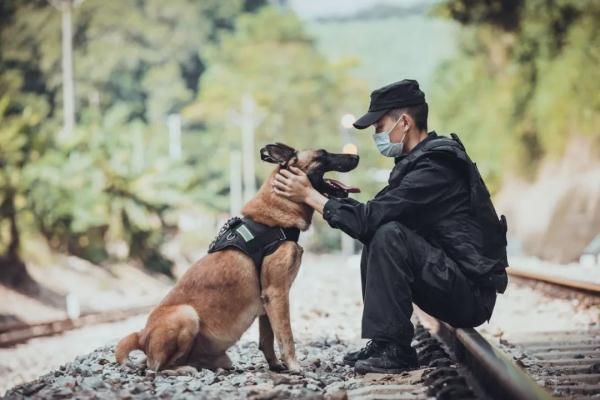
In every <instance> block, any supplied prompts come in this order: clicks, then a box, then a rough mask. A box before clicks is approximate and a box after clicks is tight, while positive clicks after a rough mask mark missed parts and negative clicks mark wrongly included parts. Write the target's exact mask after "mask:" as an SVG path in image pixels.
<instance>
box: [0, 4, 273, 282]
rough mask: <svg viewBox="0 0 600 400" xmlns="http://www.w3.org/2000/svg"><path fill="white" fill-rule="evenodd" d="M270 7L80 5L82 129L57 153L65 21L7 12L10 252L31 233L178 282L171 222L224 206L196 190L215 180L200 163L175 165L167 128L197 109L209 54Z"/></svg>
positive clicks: (1, 25) (4, 239) (39, 9)
mask: <svg viewBox="0 0 600 400" xmlns="http://www.w3.org/2000/svg"><path fill="white" fill-rule="evenodd" d="M263 3H264V2H263V1H256V0H251V1H243V0H236V1H227V2H222V1H218V0H208V1H202V2H197V1H194V0H176V1H170V2H167V3H164V2H157V1H151V0H142V1H136V2H108V3H107V2H104V1H100V0H86V1H84V2H82V3H81V5H80V6H79V7H77V8H76V9H75V12H74V16H73V21H74V27H73V31H74V52H75V54H74V64H75V75H76V76H75V82H76V94H77V99H76V104H77V111H78V113H77V120H78V129H77V130H76V132H75V134H74V136H73V137H70V138H66V140H63V141H60V142H58V141H56V140H55V138H56V137H57V132H58V130H59V129H60V126H61V120H62V115H61V105H62V74H61V72H62V71H61V30H60V29H61V26H60V21H61V15H60V12H59V11H58V10H56V9H55V8H53V7H52V6H51V5H50V4H49V2H46V1H40V0H18V1H17V0H6V1H3V2H2V4H1V5H0V11H2V14H1V15H0V43H1V47H0V68H1V69H2V75H1V76H0V167H1V169H0V244H1V245H2V247H1V248H0V251H5V252H6V251H8V252H16V251H18V247H19V239H20V237H21V235H22V234H23V232H24V231H27V232H28V231H34V232H35V231H39V232H40V233H42V234H43V235H44V236H45V237H46V238H47V239H48V242H49V243H50V245H51V246H52V247H54V248H56V249H59V250H62V251H68V252H71V253H74V254H77V255H80V256H82V257H85V258H88V259H90V260H92V261H94V262H103V261H105V260H107V258H108V257H109V253H108V251H107V247H108V246H107V245H108V243H109V242H111V241H120V242H125V243H126V244H127V248H128V249H129V256H130V257H131V258H133V259H138V260H140V261H141V262H142V263H144V264H145V265H146V266H147V267H148V268H151V269H155V270H158V271H160V272H163V273H167V274H168V273H170V265H171V262H170V261H169V260H167V259H165V258H164V257H163V256H162V255H161V253H160V246H161V245H162V243H163V242H164V241H165V239H166V237H167V235H168V234H169V233H170V231H171V226H170V224H169V221H168V218H167V217H166V215H167V214H168V212H169V210H173V209H175V208H176V207H181V206H182V205H189V204H190V203H193V202H195V201H197V200H198V199H200V200H201V201H202V200H204V201H206V202H207V203H209V202H210V201H214V198H215V196H216V194H215V193H213V192H211V191H202V192H201V193H199V191H198V190H197V186H198V183H199V182H198V180H197V179H198V177H201V178H203V177H204V178H207V180H210V174H209V173H205V172H204V171H202V172H201V173H197V171H196V170H195V169H196V168H197V167H198V166H199V165H201V164H202V163H201V162H200V159H199V158H198V156H197V155H196V154H187V156H188V157H187V158H185V159H183V160H181V161H179V162H174V161H172V160H170V159H169V158H168V154H166V153H167V151H166V150H165V149H166V148H167V147H168V146H167V143H166V140H167V137H166V136H167V135H166V126H165V120H166V117H167V115H168V114H170V113H172V112H177V111H178V110H179V109H181V107H182V106H184V105H185V104H187V103H188V102H189V101H190V100H192V99H193V98H195V97H196V95H197V92H198V79H199V77H200V75H201V74H202V72H203V71H204V69H205V62H204V60H203V51H204V48H205V46H206V45H207V44H208V43H210V42H213V41H214V40H216V38H217V37H218V35H219V34H220V32H221V31H223V30H228V29H231V27H232V26H233V21H234V19H235V18H236V17H237V16H238V15H239V14H240V13H242V12H244V11H246V10H254V9H256V8H258V7H260V6H261V5H262V4H263ZM192 153H193V152H192ZM206 186H210V184H207V185H206Z"/></svg>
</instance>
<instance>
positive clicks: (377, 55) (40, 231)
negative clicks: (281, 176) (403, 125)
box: [0, 0, 600, 285]
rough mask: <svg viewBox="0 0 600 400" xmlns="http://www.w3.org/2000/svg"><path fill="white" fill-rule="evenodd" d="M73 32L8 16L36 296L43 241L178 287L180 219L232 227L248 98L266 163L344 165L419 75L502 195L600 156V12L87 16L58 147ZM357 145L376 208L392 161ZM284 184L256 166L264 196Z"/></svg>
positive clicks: (444, 6) (492, 1) (262, 2)
mask: <svg viewBox="0 0 600 400" xmlns="http://www.w3.org/2000/svg"><path fill="white" fill-rule="evenodd" d="M60 18H61V16H60V12H59V11H57V10H56V9H55V8H53V7H52V6H51V5H50V4H49V3H48V2H47V1H43V0H4V1H3V2H1V3H0V71H1V72H0V254H2V256H1V257H0V269H2V272H0V279H1V280H3V281H4V282H8V283H11V284H16V285H18V284H19V282H23V281H26V280H27V274H26V272H25V271H26V270H25V267H24V264H23V262H22V253H21V250H22V244H23V241H24V240H27V239H28V238H30V237H34V236H36V237H43V238H44V240H45V241H46V242H47V243H48V245H49V246H50V247H51V248H53V249H55V250H56V251H60V252H66V253H70V254H75V255H78V256H80V257H83V258H86V259H88V260H91V261H93V262H94V263H98V264H104V263H108V262H110V261H111V260H112V259H114V258H115V257H125V258H126V259H130V260H136V261H137V262H139V263H140V264H143V265H144V266H146V267H147V268H149V269H151V270H154V271H159V272H162V273H165V274H170V273H171V266H172V262H171V261H170V260H169V259H168V258H167V257H166V256H165V255H164V254H163V253H162V251H161V246H162V244H164V243H165V241H166V240H167V239H168V238H169V236H170V235H172V234H173V233H175V232H176V231H177V216H176V215H177V212H178V211H180V210H184V209H186V208H188V207H191V206H195V207H198V206H201V207H202V208H203V210H204V211H205V212H207V213H210V214H215V215H216V214H218V213H225V212H226V211H227V210H228V207H229V206H228V199H229V190H230V188H229V154H230V151H231V150H232V149H235V148H238V147H239V141H240V140H239V137H240V133H239V126H238V122H239V121H238V119H239V109H240V104H241V100H242V98H243V96H246V95H248V96H251V97H252V98H253V99H254V100H255V102H256V105H257V109H258V114H260V118H259V119H258V120H259V121H260V122H259V123H258V125H257V127H256V144H257V148H258V147H259V145H261V144H263V143H266V142H272V141H283V142H286V143H288V144H291V145H293V146H295V147H298V148H303V147H324V148H328V149H330V150H335V149H339V148H340V147H341V145H342V136H341V134H340V126H339V120H340V117H341V115H343V114H344V113H347V112H352V113H354V114H360V113H361V112H363V111H364V109H365V108H366V106H367V99H368V93H369V91H370V90H371V89H374V88H375V87H378V86H380V85H383V84H385V83H388V82H391V81H395V80H398V79H401V78H404V77H416V78H418V79H419V80H420V81H421V83H422V84H423V86H424V88H425V90H426V91H427V94H428V97H429V102H430V104H431V109H432V116H431V120H432V123H431V126H432V127H433V128H438V129H440V130H441V133H444V132H445V131H456V132H458V133H459V134H460V136H461V138H463V141H464V142H465V143H466V144H467V146H468V148H469V150H470V153H471V154H472V156H473V158H475V159H477V160H481V161H480V162H479V163H478V164H479V165H480V168H481V170H482V171H483V172H484V174H485V177H486V179H487V181H488V183H490V184H491V185H492V186H493V187H494V188H495V189H497V188H499V187H500V185H501V183H502V178H503V176H504V175H505V174H506V173H507V172H515V173H521V174H529V175H531V174H532V171H535V166H536V165H537V163H538V162H539V160H541V159H542V158H543V157H545V156H547V155H553V154H554V155H559V154H561V152H562V151H563V149H564V147H565V144H566V143H567V142H568V141H569V138H571V137H573V136H587V137H590V138H592V141H593V142H594V143H596V145H598V143H599V141H600V138H599V137H600V134H599V131H598V127H599V126H600V121H599V119H600V113H599V109H600V87H599V86H600V76H599V75H600V72H599V71H600V70H599V69H598V64H599V62H600V40H599V33H598V31H599V29H600V28H599V25H598V23H597V21H598V20H599V19H600V3H598V2H597V1H593V0H511V1H500V0H447V1H442V2H438V3H436V4H435V5H434V6H433V7H432V6H431V4H430V3H427V5H426V7H425V6H423V7H420V6H419V7H417V6H414V7H410V8H394V7H390V6H384V7H382V6H378V7H374V8H373V9H371V10H366V11H365V12H361V13H357V14H356V15H351V16H345V17H344V18H334V19H331V18H330V19H327V20H312V21H303V20H301V19H299V18H298V17H297V16H296V15H295V14H294V13H293V12H292V11H291V10H290V9H289V8H288V7H285V6H272V5H269V4H268V2H267V1H266V0H232V1H225V2H224V1H218V0H205V1H202V2H198V1H194V0H173V1H170V2H160V1H154V0H141V1H136V2H104V1H100V0H85V1H83V2H82V3H81V5H80V6H79V7H77V8H76V10H75V13H74V51H75V62H74V64H75V73H76V76H75V82H76V96H77V97H76V105H77V129H76V132H75V134H74V135H72V136H71V137H64V136H61V135H60V134H59V133H60V130H61V121H62V107H61V105H62V75H61V47H60V46H61V42H60ZM172 113H181V115H182V116H183V121H184V126H183V131H184V135H183V156H182V157H181V158H173V157H170V156H169V151H168V130H167V125H166V121H167V118H168V116H169V115H170V114H172ZM355 139H356V140H355V141H356V142H357V143H358V145H359V149H360V150H361V156H362V159H361V167H360V168H359V170H357V171H355V172H354V173H353V174H352V180H353V184H357V185H359V186H360V187H361V188H362V189H363V194H362V195H361V196H359V198H360V199H362V200H366V199H368V198H369V197H370V196H372V195H373V194H374V193H375V192H376V191H377V190H378V189H379V188H380V187H381V186H382V185H383V183H382V182H381V180H380V181H379V182H378V181H377V180H376V179H374V176H375V175H374V173H376V170H375V169H374V168H383V169H389V168H390V167H391V163H390V161H389V160H384V159H383V158H382V157H379V156H378V155H377V154H376V151H375V150H374V147H373V146H372V145H371V143H370V135H368V134H357V135H356V136H355ZM269 171H270V167H269V166H266V165H261V166H259V167H258V169H257V176H256V181H257V183H259V184H260V183H261V182H262V180H263V179H264V177H265V176H266V174H267V173H268V172H269ZM213 229H214V228H213V227H210V230H211V231H212V230H213ZM317 233H318V234H319V235H321V236H319V237H320V238H321V240H320V241H319V242H320V243H321V244H323V243H324V244H325V245H326V247H331V246H337V245H338V244H337V242H336V240H334V238H333V236H331V231H330V230H327V229H323V227H322V226H321V225H319V224H317ZM114 243H118V244H120V245H121V247H122V248H124V249H125V252H124V254H121V255H119V254H117V253H119V252H114V251H111V244H114ZM334 243H335V244H334ZM121 253H123V252H121Z"/></svg>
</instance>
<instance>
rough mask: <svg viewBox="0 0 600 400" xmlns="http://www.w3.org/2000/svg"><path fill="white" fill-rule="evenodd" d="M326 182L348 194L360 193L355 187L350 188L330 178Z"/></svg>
mask: <svg viewBox="0 0 600 400" xmlns="http://www.w3.org/2000/svg"><path fill="white" fill-rule="evenodd" d="M325 182H327V183H328V184H330V185H331V186H333V187H335V188H337V189H340V190H343V191H344V192H346V193H360V189H359V188H357V187H354V186H348V185H346V184H344V183H342V182H340V181H338V180H336V179H330V178H326V179H325Z"/></svg>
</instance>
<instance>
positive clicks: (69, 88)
mask: <svg viewBox="0 0 600 400" xmlns="http://www.w3.org/2000/svg"><path fill="white" fill-rule="evenodd" d="M82 1H83V0H49V2H50V4H51V5H52V6H54V7H55V8H56V9H58V10H60V11H61V13H62V75H63V137H65V138H68V137H71V136H72V135H73V130H74V129H75V82H74V78H73V8H74V7H76V6H78V5H79V4H81V2H82Z"/></svg>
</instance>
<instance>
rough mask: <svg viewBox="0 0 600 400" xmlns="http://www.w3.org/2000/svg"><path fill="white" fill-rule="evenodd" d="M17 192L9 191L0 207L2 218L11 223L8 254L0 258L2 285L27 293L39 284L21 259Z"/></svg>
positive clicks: (0, 280) (34, 289)
mask: <svg viewBox="0 0 600 400" xmlns="http://www.w3.org/2000/svg"><path fill="white" fill-rule="evenodd" d="M14 199H15V192H14V190H11V189H9V190H8V191H7V193H6V197H5V198H4V201H3V202H2V204H1V205H0V218H7V219H8V221H9V223H10V239H9V242H8V247H7V249H6V253H5V254H4V255H1V256H0V283H2V284H4V285H6V286H10V287H13V288H15V289H19V290H22V291H25V292H30V291H33V292H35V291H36V290H37V289H36V288H37V284H36V283H35V281H34V280H33V279H32V278H31V276H30V275H29V273H28V272H27V267H26V266H25V263H24V262H23V261H22V260H21V258H20V257H19V247H20V244H21V235H20V233H19V227H18V225H17V212H16V209H15V203H14Z"/></svg>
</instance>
